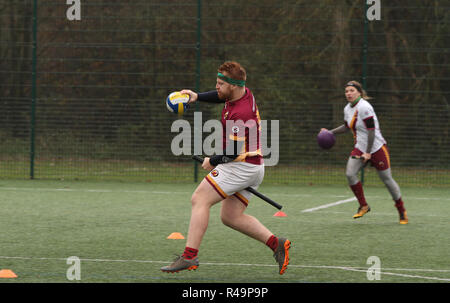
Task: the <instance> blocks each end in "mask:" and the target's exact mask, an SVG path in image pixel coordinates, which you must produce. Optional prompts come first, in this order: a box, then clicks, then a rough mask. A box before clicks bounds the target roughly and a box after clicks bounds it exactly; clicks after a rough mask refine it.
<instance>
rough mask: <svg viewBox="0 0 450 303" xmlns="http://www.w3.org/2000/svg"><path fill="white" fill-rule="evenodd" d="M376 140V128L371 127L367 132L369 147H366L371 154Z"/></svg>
mask: <svg viewBox="0 0 450 303" xmlns="http://www.w3.org/2000/svg"><path fill="white" fill-rule="evenodd" d="M374 141H375V129H369V132H368V134H367V149H366V153H368V154H370V152H371V150H372V146H373V142H374Z"/></svg>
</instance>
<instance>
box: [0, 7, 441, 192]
mask: <svg viewBox="0 0 450 303" xmlns="http://www.w3.org/2000/svg"><path fill="white" fill-rule="evenodd" d="M69 3H71V4H66V1H50V0H48V1H19V0H8V1H6V0H0V26H1V28H0V58H1V61H0V77H1V81H0V114H1V119H0V138H1V144H0V176H1V177H3V178H37V179H62V178H65V179H77V178H78V179H121V180H144V181H163V182H169V181H170V182H177V181H192V180H194V178H196V177H198V178H201V177H202V176H203V175H204V172H203V171H200V169H199V170H197V168H196V167H197V166H196V164H195V163H194V162H193V161H192V160H191V159H190V156H187V155H186V156H174V155H173V153H172V151H171V142H172V140H173V138H174V137H175V136H176V135H177V133H175V132H171V125H172V123H173V122H174V121H175V120H177V119H179V117H177V116H176V115H173V114H171V113H169V112H168V111H167V109H166V107H165V103H164V102H165V98H166V97H167V95H168V94H169V93H170V92H172V91H175V90H180V89H182V88H190V89H193V90H196V91H207V90H213V89H214V87H215V82H216V71H217V67H218V66H219V65H220V64H221V63H222V62H224V61H227V60H235V61H238V62H240V63H241V64H242V65H243V66H244V67H245V68H246V69H247V72H248V80H247V86H248V87H249V88H250V89H251V90H252V91H253V93H254V95H255V97H256V100H257V103H258V106H259V110H260V113H261V118H262V119H263V120H266V121H267V122H268V123H267V125H268V128H269V130H268V136H269V137H270V139H272V141H270V139H269V142H268V145H269V146H270V143H273V144H277V142H279V152H280V154H279V160H278V165H276V166H270V167H267V168H266V177H265V182H274V183H295V184H318V183H321V184H330V183H345V177H344V167H345V163H346V159H347V157H348V154H349V152H350V151H351V149H352V144H353V138H352V136H351V135H350V134H346V135H341V136H338V138H337V144H336V145H335V146H334V147H333V148H332V149H331V150H330V151H323V150H320V149H319V147H318V146H317V143H316V135H317V133H318V131H319V130H320V128H321V127H326V128H333V127H336V126H338V125H340V124H342V123H343V108H344V106H345V105H346V102H347V101H345V98H344V93H343V91H344V88H343V86H344V84H345V83H346V82H347V81H349V80H357V81H360V82H361V83H363V85H364V86H365V88H366V90H367V91H368V93H369V95H371V96H372V97H373V99H371V100H370V102H371V104H372V105H373V107H374V108H375V110H376V112H377V115H378V118H379V120H380V124H381V130H382V133H383V135H384V137H385V138H386V139H387V141H388V146H389V149H390V152H391V164H392V167H393V174H394V177H395V178H396V180H397V181H398V182H399V183H400V184H412V185H440V186H449V185H450V153H449V150H450V143H449V142H450V141H449V116H450V110H449V87H450V81H449V80H450V75H449V70H450V69H449V65H450V62H449V56H448V55H449V45H448V41H450V39H449V19H450V15H449V12H450V9H449V8H450V3H449V2H448V1H431V0H425V1H424V0H422V1H419V0H416V1H369V4H367V3H366V1H331V0H322V1H313V2H311V1H303V0H297V1H295V0H291V1H282V2H279V1H272V0H270V1H269V0H258V1H254V0H251V1H244V2H243V1H216V0H213V1H200V0H195V1H194V0H193V1H128V0H127V1H125V0H124V1H111V0H109V1H108V0H105V1H102V0H92V1H87V0H84V1H83V0H80V1H71V2H69ZM377 13H379V15H378V16H377ZM368 15H369V17H370V19H371V20H369V19H367V17H366V16H368ZM78 19H79V20H78ZM377 19H379V20H377ZM194 111H201V112H202V123H204V122H205V121H207V120H209V119H219V118H220V111H221V105H210V104H206V103H200V104H195V105H194V106H193V107H192V108H191V109H190V110H189V111H188V112H187V113H186V114H185V115H184V116H183V117H182V118H183V119H186V120H187V121H189V123H190V124H191V125H192V131H193V129H194V121H193V113H194ZM273 120H278V121H279V136H278V137H277V136H275V135H276V133H275V131H273V132H272V130H271V129H270V126H271V121H273ZM197 127H198V126H197ZM200 127H201V126H200ZM207 135H208V133H204V134H203V136H207ZM276 139H278V141H277V140H276ZM269 156H270V155H269ZM372 171H373V170H369V169H367V170H365V179H366V182H373V183H376V184H379V181H378V179H377V177H374V178H372V177H371V175H372V174H374V173H373V172H372Z"/></svg>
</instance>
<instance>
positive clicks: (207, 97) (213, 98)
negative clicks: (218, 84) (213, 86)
mask: <svg viewBox="0 0 450 303" xmlns="http://www.w3.org/2000/svg"><path fill="white" fill-rule="evenodd" d="M197 100H198V101H201V102H208V103H224V102H225V100H220V99H219V94H218V93H217V91H216V90H213V91H209V92H204V93H198V98H197Z"/></svg>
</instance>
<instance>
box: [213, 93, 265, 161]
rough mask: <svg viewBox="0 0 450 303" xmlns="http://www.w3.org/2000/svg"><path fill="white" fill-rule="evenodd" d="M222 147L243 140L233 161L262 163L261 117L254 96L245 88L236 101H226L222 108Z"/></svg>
mask: <svg viewBox="0 0 450 303" xmlns="http://www.w3.org/2000/svg"><path fill="white" fill-rule="evenodd" d="M221 122H222V128H223V137H222V142H223V147H224V148H228V147H229V145H230V144H232V143H234V142H233V141H243V142H244V144H243V145H242V150H241V151H238V152H239V156H238V157H237V158H236V159H235V160H234V161H245V162H248V163H252V164H256V165H260V164H263V158H262V153H261V118H260V116H259V111H258V106H257V105H256V101H255V97H254V96H253V94H252V92H251V91H250V89H248V88H245V95H244V96H243V97H242V98H240V99H239V100H236V101H226V102H225V106H224V108H223V110H222V120H221Z"/></svg>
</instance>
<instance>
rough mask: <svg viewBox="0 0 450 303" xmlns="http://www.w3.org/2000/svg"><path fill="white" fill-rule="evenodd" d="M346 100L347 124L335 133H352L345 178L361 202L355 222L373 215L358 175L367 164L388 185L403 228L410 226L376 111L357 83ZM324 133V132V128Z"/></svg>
mask: <svg viewBox="0 0 450 303" xmlns="http://www.w3.org/2000/svg"><path fill="white" fill-rule="evenodd" d="M345 97H346V99H347V101H348V104H347V105H346V106H345V108H344V124H343V125H341V126H339V127H337V128H335V129H332V130H331V132H333V133H334V134H341V133H345V132H347V131H348V130H351V131H352V132H353V137H354V138H355V145H354V148H353V150H352V152H351V154H350V157H349V159H348V161H347V168H346V176H347V180H348V183H349V185H350V188H351V189H352V191H353V193H354V194H355V196H356V198H357V199H358V202H359V208H358V211H357V213H356V214H355V215H354V216H353V218H355V219H357V218H361V217H362V216H364V215H365V214H366V213H367V212H369V211H370V206H369V205H368V204H367V202H366V198H365V196H364V191H363V187H362V184H361V182H360V180H359V179H358V172H359V170H360V169H361V168H362V167H363V165H364V164H365V163H366V162H370V163H371V165H372V166H374V167H375V168H376V170H377V172H378V175H379V177H380V179H381V180H382V181H383V183H384V184H385V185H386V187H387V189H388V190H389V192H390V194H391V196H392V198H393V200H394V201H395V207H396V208H397V210H398V213H399V216H400V224H407V223H408V217H407V214H406V210H405V207H404V203H403V200H402V197H401V193H400V187H399V186H398V184H397V182H395V180H394V179H393V178H392V174H391V164H390V157H389V151H388V148H387V146H386V141H385V139H384V138H383V136H382V134H381V131H380V126H379V123H378V118H377V115H376V114H375V111H374V109H373V107H372V105H370V103H369V102H368V101H367V99H369V97H368V96H367V93H366V92H365V91H364V90H363V89H362V86H361V84H360V83H359V82H357V81H350V82H348V83H347V84H346V85H345ZM322 130H325V128H323V129H322Z"/></svg>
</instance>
